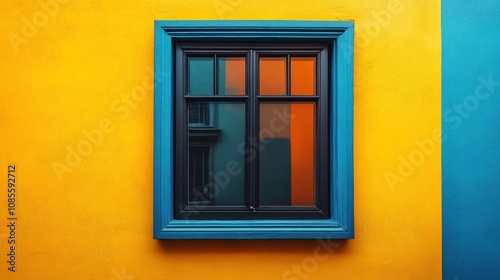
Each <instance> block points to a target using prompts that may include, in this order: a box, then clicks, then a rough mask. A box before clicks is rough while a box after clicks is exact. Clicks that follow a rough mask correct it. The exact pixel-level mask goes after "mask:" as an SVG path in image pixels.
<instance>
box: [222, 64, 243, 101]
mask: <svg viewBox="0 0 500 280" xmlns="http://www.w3.org/2000/svg"><path fill="white" fill-rule="evenodd" d="M218 63H219V95H245V92H246V90H245V89H246V64H245V58H244V57H223V58H219V59H218Z"/></svg>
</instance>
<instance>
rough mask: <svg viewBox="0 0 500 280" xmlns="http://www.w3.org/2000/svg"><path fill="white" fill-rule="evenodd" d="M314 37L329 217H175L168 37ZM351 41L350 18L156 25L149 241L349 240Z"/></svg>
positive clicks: (351, 219) (351, 207) (351, 229)
mask: <svg viewBox="0 0 500 280" xmlns="http://www.w3.org/2000/svg"><path fill="white" fill-rule="evenodd" d="M194 38H206V39H216V38H227V39H243V38H254V39H256V40H262V39H266V38H288V39H299V40H300V39H311V38H318V39H322V40H323V41H327V42H331V43H332V45H333V46H334V48H333V55H332V56H331V57H330V59H331V65H332V68H333V69H331V80H332V83H331V84H332V88H331V92H330V94H331V96H332V98H331V100H332V104H331V106H332V108H333V110H332V111H333V116H332V129H331V131H332V134H331V139H332V141H331V158H332V164H331V186H332V190H333V191H332V192H331V202H332V203H331V207H332V208H331V213H332V215H331V216H332V217H331V218H330V219H326V220H213V221H205V220H174V218H173V215H174V205H173V203H174V198H173V193H174V187H173V169H174V166H173V151H172V147H173V145H172V144H173V104H172V103H173V96H174V79H173V71H174V70H173V59H174V52H173V47H172V40H175V39H194ZM353 44H354V23H353V22H349V21H155V75H158V74H159V73H162V76H164V77H165V78H164V79H162V80H161V81H159V82H157V83H156V84H155V105H154V106H155V107H154V108H155V109H154V112H155V120H154V128H155V135H154V222H153V224H154V225H153V235H154V238H156V239H285V238H286V239H313V238H332V239H348V238H354V201H353V90H354V89H353V52H352V50H353Z"/></svg>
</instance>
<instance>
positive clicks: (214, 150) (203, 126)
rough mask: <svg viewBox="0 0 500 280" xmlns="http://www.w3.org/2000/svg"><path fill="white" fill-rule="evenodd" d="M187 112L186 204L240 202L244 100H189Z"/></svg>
mask: <svg viewBox="0 0 500 280" xmlns="http://www.w3.org/2000/svg"><path fill="white" fill-rule="evenodd" d="M200 108H203V109H200ZM202 112H204V113H202ZM197 114H204V117H203V118H205V119H204V121H203V122H200V121H198V120H199V119H200V118H202V117H194V116H195V115H197ZM188 115H189V132H188V134H189V137H188V139H189V140H188V141H189V157H188V158H189V163H188V167H189V170H188V187H189V205H191V206H226V205H231V206H236V205H239V206H242V205H244V204H245V170H244V166H245V163H244V153H242V152H240V150H239V149H240V148H241V144H242V143H245V103H227V102H200V101H197V102H190V103H189V104H188ZM192 116H193V117H192ZM195 119H196V121H197V122H191V120H195ZM243 146H244V145H243Z"/></svg>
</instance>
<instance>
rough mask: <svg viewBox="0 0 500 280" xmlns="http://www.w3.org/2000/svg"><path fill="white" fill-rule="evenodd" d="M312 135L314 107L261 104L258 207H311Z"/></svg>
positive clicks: (314, 148) (313, 177)
mask: <svg viewBox="0 0 500 280" xmlns="http://www.w3.org/2000/svg"><path fill="white" fill-rule="evenodd" d="M315 135H316V105H315V103H261V105H260V132H259V139H260V147H259V150H260V161H259V178H260V180H259V187H260V189H259V198H260V204H261V205H266V206H312V205H315V203H316V202H315V188H316V166H315V161H316V144H315V141H316V140H315V139H316V136H315Z"/></svg>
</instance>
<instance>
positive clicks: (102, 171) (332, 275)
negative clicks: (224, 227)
mask: <svg viewBox="0 0 500 280" xmlns="http://www.w3.org/2000/svg"><path fill="white" fill-rule="evenodd" d="M28 2H30V3H28ZM43 2H45V0H43V1H42V3H43ZM47 3H51V1H50V0H47ZM52 3H56V4H55V5H52V6H51V8H50V7H49V8H50V9H49V10H48V11H49V14H48V13H47V12H45V11H44V10H43V9H42V7H41V6H40V4H39V2H38V1H1V2H0V34H1V38H2V39H1V40H0V85H1V86H2V88H1V91H0V178H4V179H2V180H1V181H0V184H1V186H2V187H1V188H0V197H1V200H0V253H1V255H0V278H1V279H6V278H5V276H7V279H117V280H121V279H282V276H283V275H284V274H285V275H286V277H285V278H284V279H300V278H299V275H297V274H294V272H293V271H292V268H293V267H294V266H298V267H300V268H301V270H302V271H303V272H302V273H306V274H304V275H300V276H301V277H303V278H304V279H305V277H306V276H307V277H309V279H439V278H440V277H441V202H440V200H441V190H440V180H441V171H440V157H441V150H440V147H435V149H433V152H432V153H429V155H427V154H426V155H425V158H424V160H425V163H426V164H423V165H420V166H416V167H415V168H414V170H413V171H412V172H406V173H405V172H403V173H401V172H399V173H398V167H399V166H400V165H401V162H403V161H404V160H405V159H409V158H410V157H411V156H412V154H415V153H413V152H414V151H415V150H416V149H418V146H417V144H416V142H415V140H424V139H427V138H429V137H431V131H433V129H436V128H440V102H441V101H440V80H441V76H440V69H441V65H440V59H441V57H440V56H441V54H440V46H441V41H440V27H439V26H440V2H439V1H424V0H419V1H417V0H415V1H410V0H408V1H403V0H401V1H397V0H372V1H360V0H358V1H342V0H318V1H305V0H275V1H269V0H262V1H261V0H259V1H253V0H252V1H250V0H198V1H180V0H179V1H169V0H163V1H156V0H148V1H145V0H144V1H98V0H95V1H77V0H74V1H68V0H65V1H60V2H53V1H52ZM51 11H52V12H51ZM155 19H256V20H260V19H262V20H264V19H265V20H268V19H290V20H354V21H355V24H356V48H355V117H354V119H355V143H354V147H355V150H354V155H355V166H354V169H355V225H356V231H355V233H356V238H355V239H354V240H349V241H347V242H345V243H343V244H342V245H341V246H340V247H338V248H335V249H334V250H333V251H332V252H331V254H327V255H325V254H326V253H325V252H326V251H324V250H323V249H321V247H319V248H320V249H317V250H320V251H317V253H318V254H315V250H316V248H318V246H319V245H318V244H319V243H318V242H317V241H315V240H309V241H297V240H295V241H294V240H291V241H284V240H277V241H209V242H207V241H158V240H153V238H152V177H153V174H152V154H153V149H152V147H153V140H152V139H153V93H152V90H151V84H152V83H153V79H152V76H151V69H152V65H153V20H155ZM28 21H29V22H31V23H33V22H34V28H33V26H31V29H30V23H27V22H28ZM143 93H145V94H143ZM96 129H100V130H101V133H102V135H103V136H102V139H100V138H99V137H96V135H94V137H96V138H95V139H94V142H95V143H96V145H92V146H90V147H88V146H85V145H86V143H88V142H86V139H87V137H86V136H85V132H84V131H92V130H96ZM94 132H95V131H94ZM437 146H438V145H437ZM78 148H79V149H80V150H81V151H82V152H83V153H85V154H87V155H83V156H82V157H81V162H79V161H78V158H76V157H74V155H72V153H71V152H70V151H71V150H77V149H78ZM67 157H68V158H67ZM67 160H69V162H67ZM10 163H13V164H16V166H17V172H16V175H17V195H18V197H17V202H16V203H17V206H16V213H15V214H16V217H17V218H18V220H17V221H16V225H17V227H16V230H17V233H16V250H17V260H16V261H17V263H16V272H15V273H12V272H9V271H8V270H7V267H8V264H7V263H6V261H7V256H6V254H7V253H8V252H7V248H8V246H9V245H8V244H7V241H6V237H7V227H5V226H4V225H3V224H4V223H5V224H7V220H6V216H7V201H6V197H7V196H6V194H7V188H6V184H7V180H6V178H7V165H8V164H10ZM63 165H64V166H66V168H67V169H61V168H64V167H62V166H63ZM54 168H56V169H57V170H59V171H58V172H55V169H54ZM387 172H390V173H391V174H396V175H397V176H399V177H398V181H397V182H396V183H394V182H395V181H393V180H388V179H387V174H389V173H387ZM58 175H59V176H58ZM391 178H392V177H391ZM320 256H321V258H320ZM315 258H316V259H315ZM314 264H317V267H316V265H314ZM302 265H305V266H306V267H305V268H306V269H308V270H309V272H305V270H304V268H302ZM287 271H290V272H288V274H287ZM128 276H130V277H128ZM133 277H135V278H133Z"/></svg>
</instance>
